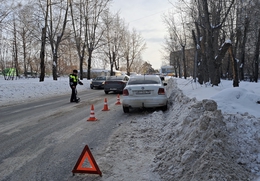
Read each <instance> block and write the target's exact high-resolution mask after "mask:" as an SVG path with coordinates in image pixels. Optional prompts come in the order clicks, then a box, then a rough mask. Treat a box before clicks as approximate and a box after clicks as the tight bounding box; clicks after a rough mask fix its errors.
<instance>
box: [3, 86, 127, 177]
mask: <svg viewBox="0 0 260 181" xmlns="http://www.w3.org/2000/svg"><path fill="white" fill-rule="evenodd" d="M105 96H106V98H107V99H108V105H109V109H110V111H109V112H105V111H102V109H103V105H104V97H105ZM116 98H117V95H116V94H109V95H105V94H104V92H103V91H98V90H96V91H93V90H88V92H84V93H83V92H81V100H82V101H81V102H80V103H79V104H74V103H69V101H68V100H69V99H68V96H60V97H55V98H52V99H51V102H50V99H45V100H42V101H37V102H31V103H27V104H22V105H15V106H9V107H1V108H0V109H1V119H0V120H1V121H0V152H1V156H0V160H2V162H1V164H0V180H68V179H69V178H70V177H72V173H71V170H72V169H73V167H74V165H75V163H76V161H77V159H78V157H79V156H80V153H81V151H82V149H83V148H84V146H85V145H88V146H89V147H90V148H91V150H92V151H93V155H94V157H95V153H97V152H99V151H100V150H101V149H103V147H104V146H105V145H106V143H107V140H108V138H109V136H110V135H111V134H112V133H113V131H114V128H117V127H118V126H119V125H120V124H121V123H122V122H123V120H124V117H126V115H124V113H123V111H122V107H121V106H118V105H115V102H116V101H117V99H116ZM91 104H93V105H94V106H95V116H96V118H97V119H99V120H98V121H95V122H91V121H87V119H88V118H89V116H90V107H91ZM101 133H102V134H101Z"/></svg>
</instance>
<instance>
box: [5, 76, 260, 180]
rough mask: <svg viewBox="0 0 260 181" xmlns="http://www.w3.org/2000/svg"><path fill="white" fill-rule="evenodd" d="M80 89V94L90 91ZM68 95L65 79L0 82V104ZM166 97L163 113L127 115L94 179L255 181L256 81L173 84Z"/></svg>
mask: <svg viewBox="0 0 260 181" xmlns="http://www.w3.org/2000/svg"><path fill="white" fill-rule="evenodd" d="M83 83H84V85H83V86H78V87H77V89H78V91H81V90H83V89H86V88H89V81H88V80H85V79H84V80H83ZM68 92H70V88H69V86H68V78H59V80H58V81H52V80H51V78H48V79H45V81H44V82H39V80H38V79H19V80H9V81H5V80H3V78H1V77H0V105H8V104H13V103H15V102H21V101H22V102H25V101H29V100H34V99H39V98H42V97H50V96H55V95H60V94H66V93H68ZM167 94H168V97H169V110H168V111H166V112H165V113H163V112H161V111H158V112H154V113H152V114H145V115H142V116H138V115H136V116H134V118H133V116H131V120H128V121H126V123H125V124H123V125H121V126H120V127H119V128H118V129H117V130H116V132H115V134H114V135H113V136H112V138H111V139H110V142H109V145H108V147H107V149H106V152H105V155H103V156H102V155H99V156H98V157H97V158H96V161H97V163H98V165H99V167H100V169H101V171H102V174H103V177H100V178H96V179H95V180H106V181H109V180H111V181H112V180H155V181H157V180H158V181H159V180H178V181H181V180H183V181H187V180H189V181H190V180H193V181H197V180H198V181H199V180H207V181H208V180H227V181H233V180H241V181H242V180H252V181H255V180H257V181H259V180H260V178H258V179H257V177H260V146H259V145H260V131H259V130H260V104H258V103H257V102H258V101H260V83H251V82H240V86H239V87H237V88H233V87H232V82H231V81H225V80H223V81H222V82H221V84H220V85H219V86H214V87H211V86H206V85H202V86H201V85H199V84H197V83H194V82H193V81H192V80H190V79H187V80H186V79H176V78H171V79H169V80H168V85H167ZM105 168H109V169H105ZM81 178H82V180H84V177H74V178H71V180H77V179H78V180H81Z"/></svg>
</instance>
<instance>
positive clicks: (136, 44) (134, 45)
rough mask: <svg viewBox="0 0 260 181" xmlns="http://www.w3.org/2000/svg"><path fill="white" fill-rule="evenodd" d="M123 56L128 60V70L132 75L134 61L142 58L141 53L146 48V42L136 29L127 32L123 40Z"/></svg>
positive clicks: (128, 73)
mask: <svg viewBox="0 0 260 181" xmlns="http://www.w3.org/2000/svg"><path fill="white" fill-rule="evenodd" d="M123 42H124V44H123V45H122V48H123V57H124V59H125V61H126V72H127V75H130V72H131V67H132V65H133V63H134V62H135V61H136V60H138V59H141V53H142V52H143V51H144V50H145V48H146V43H145V41H144V39H143V38H142V36H141V34H138V33H137V32H136V30H135V29H133V30H132V32H127V33H126V34H125V36H124V40H123Z"/></svg>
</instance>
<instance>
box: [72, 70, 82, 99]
mask: <svg viewBox="0 0 260 181" xmlns="http://www.w3.org/2000/svg"><path fill="white" fill-rule="evenodd" d="M69 78H70V88H71V90H72V92H71V97H70V102H76V103H78V102H79V98H78V97H77V89H76V87H77V84H80V85H83V83H82V82H81V81H80V80H79V78H78V71H77V70H73V73H72V74H70V77H69Z"/></svg>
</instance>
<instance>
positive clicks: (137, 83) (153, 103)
mask: <svg viewBox="0 0 260 181" xmlns="http://www.w3.org/2000/svg"><path fill="white" fill-rule="evenodd" d="M165 85H166V83H163V82H162V80H161V78H160V77H159V76H158V75H136V76H132V77H130V79H129V80H128V82H127V84H126V87H125V88H124V90H123V99H122V106H123V111H124V112H125V113H128V112H129V109H130V108H158V107H159V108H161V109H162V110H163V111H166V110H167V102H168V99H167V96H166V92H165Z"/></svg>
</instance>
